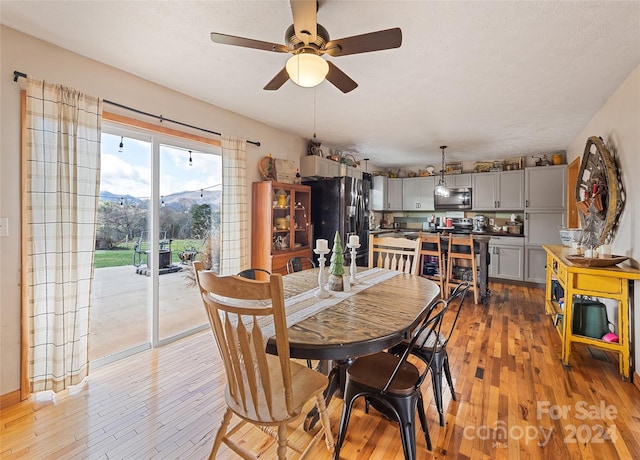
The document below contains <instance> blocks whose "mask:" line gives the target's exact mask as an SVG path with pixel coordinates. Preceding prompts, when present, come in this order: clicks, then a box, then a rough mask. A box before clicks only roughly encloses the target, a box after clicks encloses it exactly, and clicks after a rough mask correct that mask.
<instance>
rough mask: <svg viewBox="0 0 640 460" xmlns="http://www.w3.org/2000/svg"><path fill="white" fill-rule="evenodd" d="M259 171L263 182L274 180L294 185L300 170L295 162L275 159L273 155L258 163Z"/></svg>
mask: <svg viewBox="0 0 640 460" xmlns="http://www.w3.org/2000/svg"><path fill="white" fill-rule="evenodd" d="M258 170H259V171H260V176H261V177H262V180H273V181H276V182H283V183H285V184H293V183H294V182H295V180H296V172H297V170H298V168H297V166H296V163H295V161H291V160H282V159H279V158H273V156H272V155H271V154H269V155H267V156H266V157H263V158H262V159H261V160H260V161H259V162H258Z"/></svg>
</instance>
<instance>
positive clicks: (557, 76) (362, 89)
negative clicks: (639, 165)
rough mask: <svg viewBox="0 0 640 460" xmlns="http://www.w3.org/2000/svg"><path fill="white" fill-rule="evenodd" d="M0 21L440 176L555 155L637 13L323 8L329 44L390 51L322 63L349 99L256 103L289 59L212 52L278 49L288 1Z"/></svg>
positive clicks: (627, 60) (119, 8) (129, 4)
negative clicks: (365, 36)
mask: <svg viewBox="0 0 640 460" xmlns="http://www.w3.org/2000/svg"><path fill="white" fill-rule="evenodd" d="M0 19H1V21H2V23H3V24H5V25H7V26H9V27H12V28H14V29H17V30H20V31H22V32H24V33H27V34H29V35H32V36H35V37H37V38H40V39H43V40H45V41H48V42H51V43H53V44H56V45H58V46H61V47H63V48H66V49H69V50H71V51H74V52H76V53H78V54H81V55H84V56H87V57H90V58H92V59H94V60H97V61H100V62H103V63H106V64H109V65H112V66H114V67H117V68H120V69H123V70H125V71H127V72H130V73H132V74H134V75H138V76H140V77H143V78H146V79H148V80H151V81H154V82H156V83H159V84H161V85H163V86H166V87H168V88H172V89H175V90H177V91H180V92H182V93H185V94H188V95H190V96H193V97H196V98H198V99H201V100H204V101H207V102H210V103H212V104H215V105H217V106H219V107H223V108H225V109H229V110H232V111H234V112H237V113H240V114H243V115H246V116H249V117H251V118H253V119H256V120H259V121H262V122H264V123H266V124H268V125H271V126H274V127H277V128H280V129H283V130H285V131H288V132H292V133H295V134H298V135H300V136H302V137H305V138H310V137H311V136H312V135H313V132H314V123H315V132H316V133H317V138H318V140H319V141H321V142H323V144H325V145H327V144H328V145H332V146H334V147H337V148H340V149H342V150H349V151H351V152H353V153H355V154H356V155H357V156H359V157H361V158H362V157H368V158H370V159H371V161H372V162H373V163H377V164H380V165H383V166H393V165H397V166H415V165H425V164H438V163H439V160H440V150H439V149H438V146H439V145H441V144H447V145H449V149H448V150H447V160H448V161H475V160H492V159H499V158H507V157H513V156H521V155H524V156H526V155H541V154H546V153H550V152H553V151H556V150H563V149H565V148H566V147H567V145H568V144H569V143H570V142H571V141H572V140H573V139H574V138H575V136H576V135H577V134H578V133H579V131H580V130H581V129H582V128H584V126H585V125H586V124H587V122H588V121H589V120H590V119H591V118H592V117H593V115H594V114H595V113H596V112H597V111H598V110H599V109H600V108H601V107H602V105H603V104H604V102H605V101H606V100H607V99H608V98H609V97H610V96H611V95H612V93H613V92H614V91H615V89H616V88H617V87H618V86H619V85H620V84H621V83H622V82H623V81H624V79H625V78H626V77H627V76H628V75H629V74H630V73H631V71H632V70H633V69H634V68H635V67H636V66H637V65H638V64H640V2H638V1H626V2H613V1H604V2H592V1H578V2H559V1H556V2H553V1H546V2H515V1H511V2H504V1H500V2H484V1H474V2H462V1H450V2H445V1H442V2H432V1H379V2H376V1H330V0H324V1H323V0H321V1H320V2H319V9H318V22H319V23H320V24H322V25H323V26H325V27H326V28H327V30H328V31H329V34H330V36H331V38H334V39H335V38H342V37H347V36H351V35H358V34H362V33H366V32H371V31H376V30H380V29H387V28H391V27H400V28H401V29H402V32H403V43H402V47H401V48H399V49H393V50H386V51H379V52H374V53H367V54H361V55H351V56H343V57H338V58H332V57H330V56H327V55H325V58H327V59H328V60H331V61H332V62H333V63H334V64H336V65H337V66H339V67H340V69H341V70H343V71H344V72H345V73H347V74H348V75H349V76H350V77H351V78H353V79H354V80H355V81H356V82H357V83H358V84H359V86H358V88H356V89H355V90H354V91H352V92H351V93H348V94H343V93H341V92H340V91H338V90H337V89H336V88H335V87H334V86H333V85H331V84H330V83H328V82H323V83H322V84H321V85H320V86H318V87H317V88H315V89H306V88H300V87H298V86H296V85H295V84H293V83H291V82H287V83H285V85H284V86H283V87H282V88H281V89H280V90H278V91H264V90H263V89H262V87H263V86H264V85H265V84H266V83H267V82H268V81H269V80H271V78H272V77H273V76H274V75H275V74H276V73H277V72H279V71H280V69H281V68H282V67H283V66H284V64H285V62H286V59H287V58H288V55H284V54H277V53H269V52H265V51H259V50H253V49H245V48H238V47H232V46H226V45H219V44H214V43H212V42H211V40H210V39H209V34H210V32H212V31H216V32H221V33H225V34H231V35H238V36H244V37H249V38H255V39H258V40H264V41H268V42H275V43H284V32H285V30H286V28H287V27H288V26H289V25H290V24H291V22H292V19H291V10H290V5H289V2H288V1H286V0H273V1H200V2H194V1H153V2H152V1H121V2H120V1H115V2H114V1H55V0H54V1H42V2H41V1H6V0H2V1H1V10H0ZM124 50H126V51H124ZM16 70H21V69H16ZM314 95H315V98H316V108H315V121H314ZM639 103H640V102H639ZM167 116H168V115H167ZM593 134H596V135H597V134H598V133H593Z"/></svg>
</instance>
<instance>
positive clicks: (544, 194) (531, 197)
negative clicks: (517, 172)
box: [524, 165, 568, 211]
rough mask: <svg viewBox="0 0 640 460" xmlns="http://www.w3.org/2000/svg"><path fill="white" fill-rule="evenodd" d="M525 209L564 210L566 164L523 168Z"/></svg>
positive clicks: (565, 204) (565, 202)
mask: <svg viewBox="0 0 640 460" xmlns="http://www.w3.org/2000/svg"><path fill="white" fill-rule="evenodd" d="M524 187H525V210H527V211H529V210H532V211H533V210H540V209H544V210H549V209H557V210H564V209H566V206H567V194H568V191H567V166H566V165H560V166H538V167H535V168H526V169H525V170H524Z"/></svg>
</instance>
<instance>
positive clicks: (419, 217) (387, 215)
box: [375, 211, 524, 230]
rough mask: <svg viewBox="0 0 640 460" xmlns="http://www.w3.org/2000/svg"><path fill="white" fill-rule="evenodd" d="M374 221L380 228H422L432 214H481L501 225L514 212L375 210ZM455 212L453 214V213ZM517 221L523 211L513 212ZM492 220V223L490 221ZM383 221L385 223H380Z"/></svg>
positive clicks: (466, 215) (443, 215) (438, 215)
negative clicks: (406, 211) (407, 211)
mask: <svg viewBox="0 0 640 460" xmlns="http://www.w3.org/2000/svg"><path fill="white" fill-rule="evenodd" d="M375 214H376V222H377V224H378V225H379V226H380V227H381V228H393V226H394V223H397V224H399V226H400V228H406V229H409V230H422V223H423V222H427V221H428V220H429V218H430V217H431V216H432V215H433V216H435V217H439V218H440V220H443V219H444V218H446V217H467V218H470V219H473V218H474V217H475V216H476V215H483V216H485V217H486V218H487V223H488V224H489V225H495V226H499V227H502V226H503V225H506V223H507V222H510V221H511V215H512V214H514V213H511V212H509V213H500V212H473V211H471V212H463V211H447V212H424V213H420V212H414V211H411V216H406V215H405V214H406V213H403V212H377V211H376V212H375ZM453 214H455V215H453ZM515 214H516V217H517V219H518V220H517V221H518V222H523V218H524V213H515ZM492 220H493V224H491V221H492ZM382 223H385V225H382Z"/></svg>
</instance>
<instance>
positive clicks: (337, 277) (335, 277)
mask: <svg viewBox="0 0 640 460" xmlns="http://www.w3.org/2000/svg"><path fill="white" fill-rule="evenodd" d="M343 275H344V257H343V255H342V242H341V241H340V234H339V233H338V232H337V231H336V236H335V237H334V238H333V253H332V254H331V265H329V283H328V286H327V287H328V288H329V290H330V291H342V290H344V284H343Z"/></svg>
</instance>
